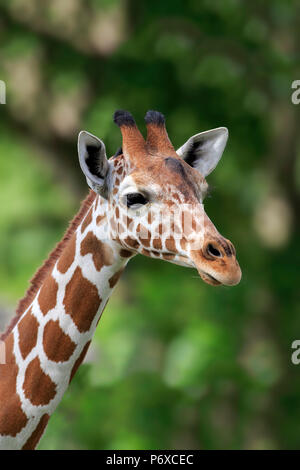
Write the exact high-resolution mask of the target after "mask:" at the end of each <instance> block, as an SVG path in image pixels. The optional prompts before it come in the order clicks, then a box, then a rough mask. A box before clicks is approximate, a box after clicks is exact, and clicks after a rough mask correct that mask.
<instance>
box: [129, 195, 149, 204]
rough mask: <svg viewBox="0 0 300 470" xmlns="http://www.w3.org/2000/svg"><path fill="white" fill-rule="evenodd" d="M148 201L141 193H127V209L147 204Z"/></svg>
mask: <svg viewBox="0 0 300 470" xmlns="http://www.w3.org/2000/svg"><path fill="white" fill-rule="evenodd" d="M147 202H148V199H147V198H145V196H143V194H141V193H129V194H127V195H126V205H127V207H131V206H135V205H144V204H147Z"/></svg>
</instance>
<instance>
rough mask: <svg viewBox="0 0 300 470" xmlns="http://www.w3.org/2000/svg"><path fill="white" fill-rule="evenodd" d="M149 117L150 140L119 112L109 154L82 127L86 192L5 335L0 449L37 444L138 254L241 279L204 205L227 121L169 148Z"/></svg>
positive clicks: (227, 280)
mask: <svg viewBox="0 0 300 470" xmlns="http://www.w3.org/2000/svg"><path fill="white" fill-rule="evenodd" d="M145 121H146V127H147V138H146V139H144V137H143V136H142V134H141V133H140V131H139V129H138V127H137V126H136V123H135V121H134V118H133V117H132V115H131V114H130V113H129V112H127V111H123V110H118V111H116V112H115V114H114V122H115V123H116V124H117V125H118V126H119V128H120V130H121V134H122V147H121V148H120V149H119V150H118V151H117V153H116V154H115V155H114V156H113V157H111V158H110V159H107V156H106V149H105V145H104V143H103V142H102V141H101V140H100V139H99V138H97V137H96V136H94V135H92V134H90V133H89V132H87V131H81V132H80V134H79V137H78V155H79V163H80V167H81V169H82V171H83V173H84V175H85V177H86V180H87V184H88V186H89V188H90V192H89V194H88V196H87V198H86V199H85V201H84V202H83V204H82V207H81V209H80V212H79V213H78V215H77V216H76V217H75V219H73V221H72V222H71V223H70V225H69V228H68V230H67V232H66V234H65V236H64V237H63V239H62V241H61V242H60V243H59V244H58V245H57V247H56V248H55V249H54V251H53V252H52V253H51V254H50V255H49V258H48V259H47V260H46V261H45V263H44V265H43V266H42V267H41V268H40V269H39V270H38V272H37V273H36V275H35V276H34V278H33V279H32V281H31V285H30V287H29V289H28V291H27V293H26V295H25V297H24V298H23V299H22V300H21V301H20V302H19V305H18V308H17V312H16V316H15V318H14V319H13V321H12V323H11V325H10V326H9V327H8V329H7V331H6V332H5V333H4V335H3V336H2V338H1V339H2V341H3V342H4V344H5V352H6V363H5V364H2V365H0V448H2V449H25V450H26V449H35V448H36V446H37V444H38V442H39V440H40V438H41V436H42V434H43V432H44V430H45V428H46V426H47V423H48V420H49V418H50V416H51V414H52V413H53V412H54V410H55V408H56V407H57V405H58V404H59V402H60V401H61V399H62V397H63V395H64V393H65V391H66V389H67V388H68V386H69V383H70V382H71V380H72V378H73V376H74V374H75V373H76V371H77V369H78V367H79V366H80V364H81V363H82V362H83V360H84V357H85V355H86V353H87V350H88V348H89V345H90V343H91V340H92V337H93V334H94V332H95V329H96V326H97V324H98V322H99V319H100V316H101V314H102V312H103V310H104V308H105V306H106V304H107V301H108V299H109V297H110V295H111V293H112V291H113V289H114V287H115V285H116V284H117V282H118V280H119V278H120V276H121V274H122V272H123V270H124V268H125V266H126V264H127V263H128V261H129V260H130V259H131V258H133V257H134V256H135V255H137V254H139V253H140V254H143V255H146V256H148V257H152V258H157V259H162V260H167V261H170V262H171V263H175V264H179V265H183V266H186V267H191V268H196V269H197V270H198V273H199V275H200V277H201V278H202V279H203V280H204V281H205V282H206V283H208V284H211V285H214V286H216V285H235V284H238V283H239V281H240V279H241V270H240V267H239V264H238V262H237V259H236V253H235V249H234V246H233V245H232V243H231V242H230V241H229V240H227V239H225V238H224V237H223V236H222V235H220V233H219V232H218V231H217V229H216V228H215V226H214V225H213V223H212V222H211V220H210V219H209V218H208V216H207V215H206V213H205V210H204V206H203V199H204V197H205V194H206V192H207V190H208V184H207V182H206V179H205V178H206V176H207V175H208V174H209V173H211V171H212V170H213V169H214V168H215V167H216V165H217V163H218V161H219V160H220V158H221V156H222V154H223V151H224V148H225V145H226V142H227V138H228V131H227V129H226V128H224V127H220V128H217V129H212V130H209V131H205V132H201V133H199V134H196V135H194V136H192V137H190V138H189V139H188V140H187V142H186V143H185V144H183V145H182V146H181V147H180V148H179V149H178V150H177V151H175V149H174V147H173V145H172V143H171V141H170V140H169V137H168V134H167V131H166V127H165V118H164V116H163V115H162V114H161V113H160V112H158V111H148V112H147V113H146V116H145ZM167 222H168V223H167Z"/></svg>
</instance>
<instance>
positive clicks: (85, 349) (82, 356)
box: [69, 341, 91, 383]
mask: <svg viewBox="0 0 300 470" xmlns="http://www.w3.org/2000/svg"><path fill="white" fill-rule="evenodd" d="M90 344H91V341H88V342H87V343H86V345H85V346H84V348H83V350H82V351H81V354H80V356H79V357H78V359H76V361H75V364H74V366H73V368H72V371H71V375H70V380H69V383H70V382H71V381H72V379H73V377H74V375H75V374H76V372H77V370H78V368H79V366H80V365H81V364H82V362H83V361H84V358H85V356H86V353H87V351H88V349H89V346H90Z"/></svg>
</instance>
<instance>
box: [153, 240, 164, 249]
mask: <svg viewBox="0 0 300 470" xmlns="http://www.w3.org/2000/svg"><path fill="white" fill-rule="evenodd" d="M153 248H155V249H156V250H161V249H162V242H161V239H160V238H156V237H155V238H154V239H153Z"/></svg>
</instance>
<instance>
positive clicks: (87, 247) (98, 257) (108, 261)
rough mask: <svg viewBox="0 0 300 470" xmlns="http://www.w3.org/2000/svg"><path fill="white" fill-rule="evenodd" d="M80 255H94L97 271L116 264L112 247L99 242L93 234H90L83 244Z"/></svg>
mask: <svg viewBox="0 0 300 470" xmlns="http://www.w3.org/2000/svg"><path fill="white" fill-rule="evenodd" d="M80 253H81V256H85V255H87V254H88V253H91V254H92V257H93V262H94V265H95V268H96V269H97V271H100V269H101V268H102V266H110V265H112V264H113V262H114V252H113V250H112V249H111V247H110V246H109V245H108V244H107V243H103V242H101V241H100V240H98V238H97V237H96V236H95V235H94V234H93V232H88V234H87V235H86V237H85V238H84V240H83V241H82V242H81V247H80Z"/></svg>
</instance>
